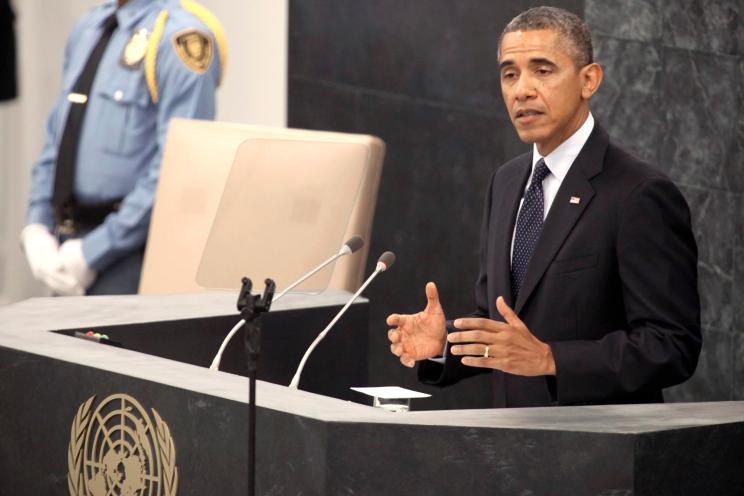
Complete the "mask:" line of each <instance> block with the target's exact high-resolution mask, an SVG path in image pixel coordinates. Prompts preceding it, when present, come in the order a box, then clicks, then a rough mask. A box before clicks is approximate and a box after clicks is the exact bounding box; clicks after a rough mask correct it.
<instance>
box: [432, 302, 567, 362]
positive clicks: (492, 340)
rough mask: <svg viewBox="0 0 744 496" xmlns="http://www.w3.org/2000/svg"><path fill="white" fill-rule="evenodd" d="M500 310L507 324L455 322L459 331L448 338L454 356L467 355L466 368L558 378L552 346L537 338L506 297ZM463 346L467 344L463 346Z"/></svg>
mask: <svg viewBox="0 0 744 496" xmlns="http://www.w3.org/2000/svg"><path fill="white" fill-rule="evenodd" d="M496 309H497V310H498V312H499V313H500V314H501V316H502V317H504V320H505V321H506V322H505V323H504V322H498V321H496V320H490V319H483V318H462V319H457V320H455V323H454V324H455V327H456V328H457V329H464V330H463V331H461V332H452V333H450V334H449V336H447V340H448V341H449V342H450V343H458V344H457V345H456V346H452V348H450V351H451V352H452V354H453V355H465V356H463V358H462V363H463V365H468V366H470V367H484V368H491V369H498V370H503V371H504V372H508V373H510V374H516V375H524V376H538V375H555V360H554V359H553V351H552V350H551V349H550V345H548V344H547V343H543V342H542V341H540V340H539V339H537V338H536V337H535V336H534V335H533V334H532V333H531V332H530V330H529V329H527V326H526V325H525V324H524V322H522V320H521V319H520V318H519V317H517V314H516V313H514V310H512V309H511V308H509V305H507V304H506V302H505V301H504V298H502V297H501V296H499V297H498V298H497V299H496ZM460 343H463V344H460Z"/></svg>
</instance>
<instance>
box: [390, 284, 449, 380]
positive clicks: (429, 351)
mask: <svg viewBox="0 0 744 496" xmlns="http://www.w3.org/2000/svg"><path fill="white" fill-rule="evenodd" d="M426 300H427V303H426V308H424V310H423V311H421V312H418V313H416V314H413V315H401V314H395V313H394V314H392V315H390V316H388V318H387V320H386V322H387V325H389V326H391V327H392V329H390V330H389V331H388V339H390V343H391V344H390V351H391V352H392V353H393V355H395V356H397V357H399V358H400V363H402V364H403V365H405V366H406V367H413V366H414V365H415V364H416V361H417V360H424V359H426V358H432V357H435V356H440V355H441V354H442V351H443V350H444V346H445V344H446V341H445V339H446V336H447V329H446V324H445V317H444V310H442V305H441V303H440V302H439V294H438V292H437V287H436V285H435V284H434V283H433V282H430V283H428V284H427V285H426Z"/></svg>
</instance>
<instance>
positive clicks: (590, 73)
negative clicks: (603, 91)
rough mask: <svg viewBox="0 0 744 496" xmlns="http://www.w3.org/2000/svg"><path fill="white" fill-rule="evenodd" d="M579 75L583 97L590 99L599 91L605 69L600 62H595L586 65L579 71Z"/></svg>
mask: <svg viewBox="0 0 744 496" xmlns="http://www.w3.org/2000/svg"><path fill="white" fill-rule="evenodd" d="M579 75H580V77H581V97H582V98H584V99H585V100H589V99H590V98H591V97H592V95H594V93H596V92H597V90H598V89H599V85H600V84H602V77H603V76H604V71H603V70H602V67H601V66H600V65H599V64H597V63H593V64H589V65H586V66H584V67H583V68H582V69H581V71H579Z"/></svg>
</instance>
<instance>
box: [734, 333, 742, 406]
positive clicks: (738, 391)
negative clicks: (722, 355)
mask: <svg viewBox="0 0 744 496" xmlns="http://www.w3.org/2000/svg"><path fill="white" fill-rule="evenodd" d="M733 340H734V344H733V361H734V394H733V398H734V399H735V400H744V333H737V334H734V338H733Z"/></svg>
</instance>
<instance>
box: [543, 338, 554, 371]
mask: <svg viewBox="0 0 744 496" xmlns="http://www.w3.org/2000/svg"><path fill="white" fill-rule="evenodd" d="M555 374H556V371H555V357H554V356H553V348H551V347H550V345H549V344H547V343H545V375H555Z"/></svg>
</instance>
